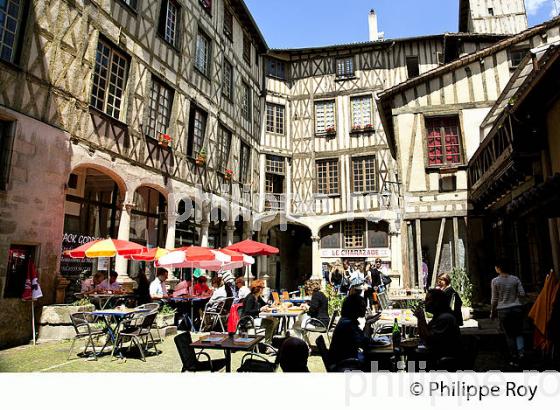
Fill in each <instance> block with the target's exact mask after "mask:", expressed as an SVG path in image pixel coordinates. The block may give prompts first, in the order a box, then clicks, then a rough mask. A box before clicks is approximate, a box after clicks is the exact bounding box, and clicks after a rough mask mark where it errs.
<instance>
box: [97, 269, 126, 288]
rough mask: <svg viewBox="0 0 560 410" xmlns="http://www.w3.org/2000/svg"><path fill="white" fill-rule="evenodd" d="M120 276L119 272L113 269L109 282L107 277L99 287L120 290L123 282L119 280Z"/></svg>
mask: <svg viewBox="0 0 560 410" xmlns="http://www.w3.org/2000/svg"><path fill="white" fill-rule="evenodd" d="M118 277H119V274H118V273H117V272H116V271H114V270H112V271H111V274H110V275H109V282H107V279H105V280H104V281H103V282H101V283H100V284H99V285H97V289H102V290H105V291H109V290H110V291H120V290H121V289H122V288H121V284H120V283H118V282H117V278H118Z"/></svg>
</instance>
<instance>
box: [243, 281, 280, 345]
mask: <svg viewBox="0 0 560 410" xmlns="http://www.w3.org/2000/svg"><path fill="white" fill-rule="evenodd" d="M263 291H264V281H262V280H260V279H257V280H254V281H253V282H251V293H249V294H248V295H247V297H246V298H245V300H244V302H243V314H242V316H251V317H252V318H253V320H254V322H255V327H262V328H264V329H265V341H266V342H267V343H270V342H271V341H272V336H273V335H274V333H275V332H276V329H277V328H278V324H279V321H278V319H276V318H261V317H259V314H260V312H265V311H268V309H269V308H268V306H267V304H266V302H265V301H264V299H263V298H262V294H263Z"/></svg>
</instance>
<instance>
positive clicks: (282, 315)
mask: <svg viewBox="0 0 560 410" xmlns="http://www.w3.org/2000/svg"><path fill="white" fill-rule="evenodd" d="M303 313H304V310H303V309H287V310H280V309H278V310H276V309H273V310H271V311H268V312H261V313H260V314H259V317H262V318H266V317H269V318H270V317H276V318H279V319H280V320H281V324H282V333H283V334H286V333H287V332H288V327H289V326H288V322H289V320H290V319H294V320H296V318H297V317H298V316H299V315H301V314H303Z"/></svg>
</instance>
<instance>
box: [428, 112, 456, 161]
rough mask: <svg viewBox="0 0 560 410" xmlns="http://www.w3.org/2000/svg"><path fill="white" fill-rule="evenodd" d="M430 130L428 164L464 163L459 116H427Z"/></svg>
mask: <svg viewBox="0 0 560 410" xmlns="http://www.w3.org/2000/svg"><path fill="white" fill-rule="evenodd" d="M426 129H427V132H428V140H427V144H428V165H429V166H443V165H456V164H461V163H462V155H461V138H460V133H459V117H456V116H454V117H433V118H426Z"/></svg>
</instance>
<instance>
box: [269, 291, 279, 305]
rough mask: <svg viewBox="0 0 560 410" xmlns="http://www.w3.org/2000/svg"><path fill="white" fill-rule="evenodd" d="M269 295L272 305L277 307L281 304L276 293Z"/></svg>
mask: <svg viewBox="0 0 560 410" xmlns="http://www.w3.org/2000/svg"><path fill="white" fill-rule="evenodd" d="M271 294H272V300H273V302H274V304H275V305H279V304H280V303H281V302H280V296H279V295H278V292H276V291H274V292H272V293H271Z"/></svg>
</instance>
